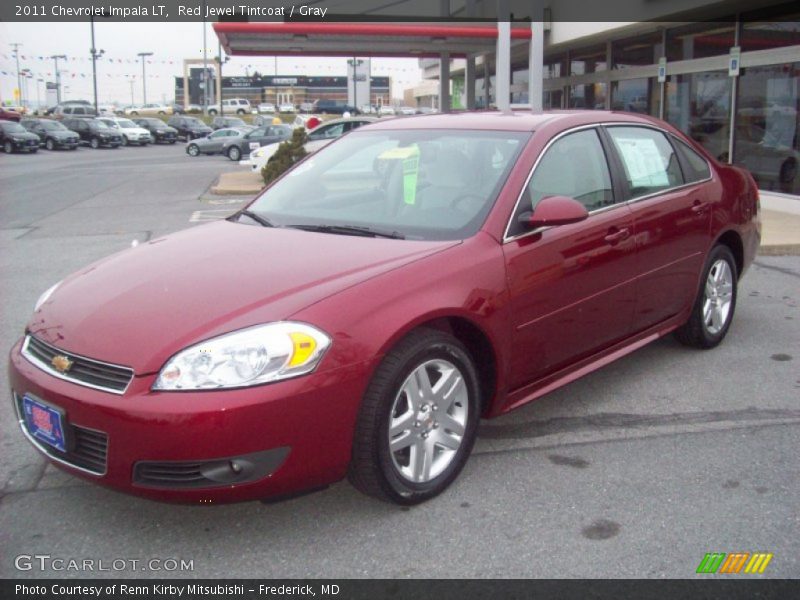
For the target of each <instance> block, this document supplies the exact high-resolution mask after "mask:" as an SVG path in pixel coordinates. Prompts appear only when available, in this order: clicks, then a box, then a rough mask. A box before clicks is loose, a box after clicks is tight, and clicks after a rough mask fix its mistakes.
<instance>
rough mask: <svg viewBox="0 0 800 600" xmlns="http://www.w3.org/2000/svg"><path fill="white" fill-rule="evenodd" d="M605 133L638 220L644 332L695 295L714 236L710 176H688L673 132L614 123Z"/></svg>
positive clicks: (638, 325) (639, 322)
mask: <svg viewBox="0 0 800 600" xmlns="http://www.w3.org/2000/svg"><path fill="white" fill-rule="evenodd" d="M605 132H606V133H607V135H608V137H609V140H610V141H611V144H610V146H611V148H612V151H613V152H614V153H615V155H616V157H617V158H618V160H619V163H620V165H621V171H622V173H623V177H622V179H623V186H624V193H625V198H626V200H627V201H628V204H629V206H630V207H631V211H632V214H633V219H634V223H635V224H634V238H635V240H636V246H637V262H638V271H639V273H640V277H639V282H638V286H637V287H638V289H637V302H636V312H635V317H634V330H635V331H641V330H644V329H646V328H648V327H651V326H654V325H656V324H658V323H660V322H662V321H664V320H666V319H669V318H670V317H672V316H675V315H676V314H678V313H679V312H680V311H681V310H683V309H684V308H686V306H687V304H689V303H691V302H692V301H693V300H694V297H695V294H696V291H697V282H698V277H699V272H700V269H701V268H702V266H703V262H704V260H705V256H704V252H705V251H706V249H707V248H708V243H709V235H710V225H711V210H710V205H709V198H708V197H707V190H706V185H705V181H707V180H708V177H706V178H705V179H702V180H699V179H697V177H694V178H692V177H684V173H683V171H684V168H685V167H682V166H681V159H680V157H679V155H678V153H677V152H676V151H675V148H674V147H673V145H672V142H671V136H668V135H667V134H666V133H664V132H662V131H660V130H658V129H654V128H650V127H646V126H630V125H613V126H607V127H606V128H605ZM676 143H677V142H676ZM701 161H702V158H701ZM706 175H707V176H709V177H710V172H708V171H706ZM693 179H694V180H693ZM687 181H688V182H687Z"/></svg>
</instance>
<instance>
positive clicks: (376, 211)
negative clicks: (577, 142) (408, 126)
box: [249, 130, 530, 240]
mask: <svg viewBox="0 0 800 600" xmlns="http://www.w3.org/2000/svg"><path fill="white" fill-rule="evenodd" d="M529 137H530V133H523V132H498V131H465V130H404V131H359V132H355V133H352V134H350V135H347V136H344V137H342V138H341V140H340V141H337V142H335V143H333V144H330V145H329V146H327V147H325V148H323V149H322V150H320V151H318V152H317V153H315V154H314V155H312V156H311V157H309V158H307V159H306V160H305V161H304V162H303V163H302V164H300V165H298V166H297V167H296V168H295V169H293V170H292V171H291V172H290V173H289V174H287V175H286V176H285V177H283V178H282V179H280V180H279V181H277V182H276V183H275V184H273V185H272V186H271V187H269V188H268V189H267V190H266V191H265V192H264V193H262V194H261V196H259V197H258V198H257V199H256V200H255V201H254V202H253V204H251V205H250V207H249V210H250V211H251V212H253V213H256V214H257V215H259V216H262V217H265V218H266V219H268V220H269V221H270V222H272V223H274V224H275V225H276V226H297V227H300V228H303V227H305V228H311V227H314V226H334V227H342V226H346V227H357V228H368V229H372V230H375V231H381V232H396V233H398V234H400V236H402V237H405V238H406V239H417V240H455V239H463V238H465V237H469V236H471V235H474V234H475V233H476V232H477V231H478V229H479V228H480V226H481V224H482V223H483V221H484V219H485V218H486V215H487V214H488V212H489V210H490V209H491V207H492V205H493V204H494V201H495V199H496V197H497V194H498V193H499V191H500V189H501V187H502V186H503V183H504V182H505V180H506V177H507V176H508V173H509V171H510V169H511V167H512V166H513V165H514V162H515V161H516V158H517V156H518V155H519V152H520V150H521V149H522V147H523V146H524V145H525V142H526V141H527V140H528V139H529ZM398 237H399V236H398Z"/></svg>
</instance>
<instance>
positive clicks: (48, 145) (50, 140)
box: [44, 138, 56, 151]
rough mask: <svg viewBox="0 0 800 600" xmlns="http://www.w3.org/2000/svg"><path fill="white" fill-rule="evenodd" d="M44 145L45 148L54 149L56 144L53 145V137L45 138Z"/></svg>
mask: <svg viewBox="0 0 800 600" xmlns="http://www.w3.org/2000/svg"><path fill="white" fill-rule="evenodd" d="M44 147H45V148H47V149H48V150H50V151H53V150H55V148H56V145H55V142H53V138H47V140H46V141H45V143H44Z"/></svg>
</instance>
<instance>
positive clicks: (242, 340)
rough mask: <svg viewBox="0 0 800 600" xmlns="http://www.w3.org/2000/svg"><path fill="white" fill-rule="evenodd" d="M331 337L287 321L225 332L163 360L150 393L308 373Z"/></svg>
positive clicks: (254, 382) (242, 384)
mask: <svg viewBox="0 0 800 600" xmlns="http://www.w3.org/2000/svg"><path fill="white" fill-rule="evenodd" d="M330 345H331V339H330V338H329V337H328V336H327V335H325V334H324V333H322V332H321V331H320V330H318V329H315V328H314V327H311V326H310V325H305V324H304V323H294V322H290V321H284V322H278V323H269V324H267V325H257V326H255V327H248V328H247V329H241V330H239V331H234V332H231V333H226V334H225V335H221V336H219V337H216V338H213V339H210V340H208V341H206V342H202V343H200V344H196V345H194V346H190V347H189V348H186V349H185V350H182V351H180V352H178V354H176V355H175V356H173V357H172V358H171V359H169V360H168V361H167V363H166V364H165V365H164V367H163V368H162V369H161V372H160V373H159V374H158V378H157V379H156V382H155V383H154V384H153V389H154V390H205V389H217V388H232V387H245V386H251V385H258V384H261V383H268V382H270V381H278V380H281V379H288V378H290V377H297V376H298V375H304V374H305V373H310V372H311V371H313V370H314V368H315V367H316V366H317V364H319V361H320V360H321V359H322V356H323V355H324V354H325V351H326V350H327V349H328V346H330Z"/></svg>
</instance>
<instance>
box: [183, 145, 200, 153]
mask: <svg viewBox="0 0 800 600" xmlns="http://www.w3.org/2000/svg"><path fill="white" fill-rule="evenodd" d="M186 151H187V152H188V153H189V156H200V148H198V147H197V144H189V147H188V148H187V149H186Z"/></svg>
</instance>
